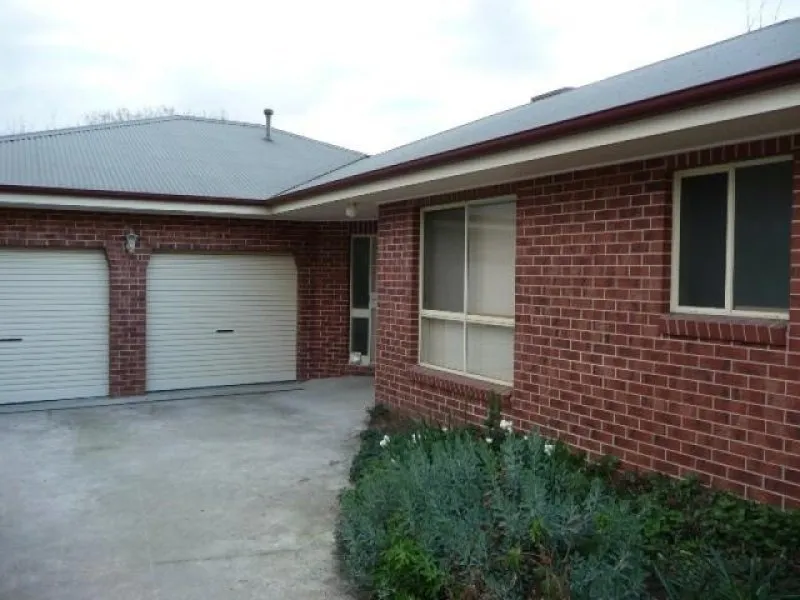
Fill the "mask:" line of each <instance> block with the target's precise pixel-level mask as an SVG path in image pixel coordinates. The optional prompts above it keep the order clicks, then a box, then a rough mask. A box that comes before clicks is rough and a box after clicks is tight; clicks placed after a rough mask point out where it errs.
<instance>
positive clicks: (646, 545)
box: [337, 397, 800, 600]
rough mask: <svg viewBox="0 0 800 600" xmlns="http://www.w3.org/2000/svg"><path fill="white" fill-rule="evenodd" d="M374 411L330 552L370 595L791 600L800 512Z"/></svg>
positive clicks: (495, 422)
mask: <svg viewBox="0 0 800 600" xmlns="http://www.w3.org/2000/svg"><path fill="white" fill-rule="evenodd" d="M501 415H502V406H501V404H500V399H499V397H498V398H493V399H492V401H491V402H490V407H489V414H488V415H487V418H486V421H485V422H484V427H483V428H477V427H462V428H458V429H455V430H450V431H444V430H443V429H442V428H440V427H438V426H436V427H434V426H430V425H425V424H421V423H412V422H409V421H407V420H399V419H397V418H396V417H393V416H392V415H391V414H390V413H387V412H386V411H382V412H381V414H380V415H378V416H377V417H378V418H373V420H372V423H373V424H374V425H376V426H375V427H374V428H372V429H369V430H367V431H366V432H364V433H363V434H362V438H361V439H362V444H361V448H360V450H359V453H358V455H357V456H356V458H355V460H354V462H353V466H352V469H351V481H352V482H353V483H354V487H353V489H350V490H348V491H346V492H345V493H343V495H342V498H341V514H340V519H339V523H338V527H337V541H338V547H339V550H340V553H341V558H342V564H343V566H344V568H345V572H346V573H347V575H348V576H349V577H350V578H351V579H352V580H353V581H354V582H355V583H357V584H358V586H359V587H360V588H362V589H364V590H368V591H370V592H371V593H372V594H373V595H375V596H376V597H382V598H405V599H407V600H410V599H417V600H423V599H426V598H462V597H463V598H470V599H473V598H474V599H479V598H480V599H483V598H498V599H499V598H509V599H512V600H513V599H514V598H519V599H523V598H525V599H527V598H534V597H535V598H553V599H565V598H569V599H571V600H580V599H584V598H586V599H590V598H604V599H605V598H608V599H617V598H620V599H627V598H644V597H648V598H650V597H652V598H669V599H673V598H687V599H689V600H691V599H693V598H698V599H700V598H702V600H731V599H739V598H742V599H744V598H756V599H760V598H765V599H770V600H773V599H778V598H800V566H799V565H800V512H798V511H786V512H784V511H780V510H778V509H776V508H773V507H770V506H765V505H759V504H756V503H753V502H748V501H745V500H742V499H740V498H738V497H734V496H732V495H730V494H728V493H725V492H718V491H713V490H710V489H709V488H707V487H705V486H703V485H702V484H701V483H700V482H698V481H697V480H693V479H686V480H676V479H672V478H669V477H666V476H662V475H638V474H633V473H623V472H620V471H619V468H618V467H619V461H618V460H617V459H615V458H613V457H603V458H602V459H600V460H597V461H593V460H589V459H587V457H586V455H585V454H582V453H577V452H573V451H571V450H570V449H569V448H568V447H567V446H565V445H564V444H561V443H558V442H552V441H548V440H545V439H543V438H541V437H539V436H537V435H530V436H522V435H520V434H519V433H514V432H512V431H511V428H510V427H509V423H508V422H504V421H503V420H502V416H501Z"/></svg>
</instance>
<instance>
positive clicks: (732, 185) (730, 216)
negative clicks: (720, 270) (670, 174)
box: [670, 155, 793, 320]
mask: <svg viewBox="0 0 800 600" xmlns="http://www.w3.org/2000/svg"><path fill="white" fill-rule="evenodd" d="M792 160H793V157H792V156H791V155H781V156H775V157H770V158H762V159H756V160H745V161H739V162H733V163H725V164H722V165H715V166H711V167H699V168H695V169H685V170H682V171H676V172H675V175H674V179H673V186H672V274H671V277H670V312H673V313H679V314H687V315H707V316H723V317H745V318H758V319H783V320H788V318H789V311H788V310H774V311H770V310H741V309H736V308H733V273H734V265H733V255H734V248H735V239H734V235H735V228H734V223H735V219H736V177H735V172H736V169H740V168H744V167H753V166H758V165H768V164H772V163H780V162H791V161H792ZM714 173H727V175H728V197H727V223H726V226H725V308H712V307H703V306H681V305H680V304H679V303H678V298H679V289H678V285H679V281H680V278H679V276H678V275H679V268H680V239H681V238H680V235H681V231H680V229H681V220H680V215H681V212H680V210H681V182H682V181H683V179H684V178H686V177H692V176H696V175H711V174H714Z"/></svg>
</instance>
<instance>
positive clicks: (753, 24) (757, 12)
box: [744, 0, 783, 31]
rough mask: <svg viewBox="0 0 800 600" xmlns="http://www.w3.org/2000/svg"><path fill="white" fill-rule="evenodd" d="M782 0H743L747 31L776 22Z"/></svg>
mask: <svg viewBox="0 0 800 600" xmlns="http://www.w3.org/2000/svg"><path fill="white" fill-rule="evenodd" d="M782 4H783V0H773V1H769V0H744V6H745V18H746V20H747V21H746V23H747V31H754V30H756V29H761V28H762V27H764V26H766V25H772V24H773V23H777V22H778V19H779V18H780V14H781V5H782Z"/></svg>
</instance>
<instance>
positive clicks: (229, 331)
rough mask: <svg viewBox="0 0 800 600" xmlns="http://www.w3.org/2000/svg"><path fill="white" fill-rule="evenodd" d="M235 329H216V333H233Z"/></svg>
mask: <svg viewBox="0 0 800 600" xmlns="http://www.w3.org/2000/svg"><path fill="white" fill-rule="evenodd" d="M234 331H236V330H235V329H217V333H233V332H234Z"/></svg>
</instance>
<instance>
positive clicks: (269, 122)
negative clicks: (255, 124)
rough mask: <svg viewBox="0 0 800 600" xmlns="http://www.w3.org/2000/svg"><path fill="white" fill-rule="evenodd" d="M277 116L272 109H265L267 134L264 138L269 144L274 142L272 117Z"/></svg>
mask: <svg viewBox="0 0 800 600" xmlns="http://www.w3.org/2000/svg"><path fill="white" fill-rule="evenodd" d="M274 114H275V111H274V110H272V109H271V108H265V109H264V118H265V119H266V120H267V134H266V136H264V139H265V140H267V141H268V142H271V141H272V115H274Z"/></svg>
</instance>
